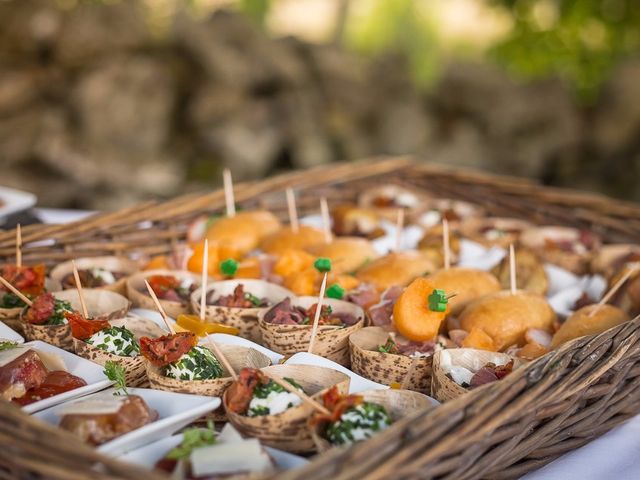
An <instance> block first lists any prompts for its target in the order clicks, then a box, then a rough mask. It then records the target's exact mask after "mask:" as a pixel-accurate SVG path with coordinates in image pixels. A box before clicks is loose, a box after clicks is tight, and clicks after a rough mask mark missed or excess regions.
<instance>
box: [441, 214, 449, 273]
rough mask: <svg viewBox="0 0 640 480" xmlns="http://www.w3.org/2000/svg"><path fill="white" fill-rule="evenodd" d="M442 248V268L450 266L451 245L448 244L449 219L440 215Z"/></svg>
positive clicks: (447, 268) (446, 268)
mask: <svg viewBox="0 0 640 480" xmlns="http://www.w3.org/2000/svg"><path fill="white" fill-rule="evenodd" d="M442 248H443V251H444V269H445V270H449V268H451V246H450V245H449V220H447V219H446V218H444V217H442Z"/></svg>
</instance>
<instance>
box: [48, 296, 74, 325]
mask: <svg viewBox="0 0 640 480" xmlns="http://www.w3.org/2000/svg"><path fill="white" fill-rule="evenodd" d="M55 302H56V303H55V305H54V307H53V314H52V315H51V316H50V317H49V319H48V320H47V321H46V322H45V325H63V324H64V320H65V316H64V314H65V312H73V307H72V306H71V304H70V303H69V302H66V301H64V300H58V299H57V298H56V300H55Z"/></svg>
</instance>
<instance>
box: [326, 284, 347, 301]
mask: <svg viewBox="0 0 640 480" xmlns="http://www.w3.org/2000/svg"><path fill="white" fill-rule="evenodd" d="M327 297H329V298H335V299H336V300H342V298H343V297H344V288H342V287H341V286H340V285H338V284H337V283H334V284H333V285H331V286H330V287H329V288H328V289H327Z"/></svg>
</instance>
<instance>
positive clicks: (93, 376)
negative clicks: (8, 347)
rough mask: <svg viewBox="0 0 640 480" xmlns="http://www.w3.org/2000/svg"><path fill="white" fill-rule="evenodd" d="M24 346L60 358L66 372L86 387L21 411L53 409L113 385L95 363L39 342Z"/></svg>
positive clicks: (35, 341)
mask: <svg viewBox="0 0 640 480" xmlns="http://www.w3.org/2000/svg"><path fill="white" fill-rule="evenodd" d="M24 345H25V346H31V347H33V348H34V349H35V350H42V351H45V352H50V353H54V354H56V355H59V356H61V357H62V360H63V361H64V364H65V366H66V367H67V371H68V372H69V373H71V374H73V375H76V376H77V377H80V378H82V379H83V380H84V381H85V382H87V385H85V386H84V387H80V388H76V389H74V390H69V391H68V392H64V393H61V394H59V395H54V396H53V397H49V398H45V399H44V400H40V401H38V402H35V403H32V404H31V405H26V406H24V407H22V410H24V411H25V412H27V413H34V412H38V411H40V410H44V409H45V408H49V407H53V406H54V405H58V404H59V403H62V402H65V401H67V400H71V399H72V398H78V397H82V396H83V395H88V394H90V393H94V392H97V391H99V390H102V389H104V388H107V387H108V386H110V385H111V384H112V383H113V382H111V380H109V379H108V378H107V377H106V376H105V374H104V373H103V371H102V370H103V367H102V366H101V365H98V364H97V363H93V362H90V361H89V360H85V359H84V358H81V357H79V356H78V355H75V354H73V353H71V352H67V351H66V350H62V349H61V348H58V347H54V346H53V345H49V344H48V343H45V342H41V341H40V340H34V341H33V342H27V343H25V344H24Z"/></svg>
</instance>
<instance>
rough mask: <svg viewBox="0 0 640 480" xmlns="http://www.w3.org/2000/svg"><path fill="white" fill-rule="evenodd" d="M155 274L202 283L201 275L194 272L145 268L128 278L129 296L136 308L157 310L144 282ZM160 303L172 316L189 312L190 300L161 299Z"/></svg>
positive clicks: (196, 283)
mask: <svg viewBox="0 0 640 480" xmlns="http://www.w3.org/2000/svg"><path fill="white" fill-rule="evenodd" d="M154 275H170V276H173V277H176V278H178V279H180V280H183V279H189V280H191V281H192V282H193V284H195V285H200V275H198V274H196V273H192V272H189V271H186V270H163V269H159V270H145V271H144V272H138V273H135V274H133V275H131V276H130V277H129V278H128V279H127V297H129V300H131V301H132V302H133V306H134V307H136V308H146V309H148V310H154V311H155V310H156V306H155V303H154V302H153V299H152V298H151V297H150V296H149V292H148V291H147V287H146V285H145V284H144V281H145V280H148V279H149V277H153V276H154ZM160 304H161V305H162V308H164V311H165V312H166V314H167V315H169V316H170V317H172V318H176V317H177V316H178V315H180V314H182V313H189V300H188V299H187V300H185V301H183V302H175V301H172V300H162V299H160Z"/></svg>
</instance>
